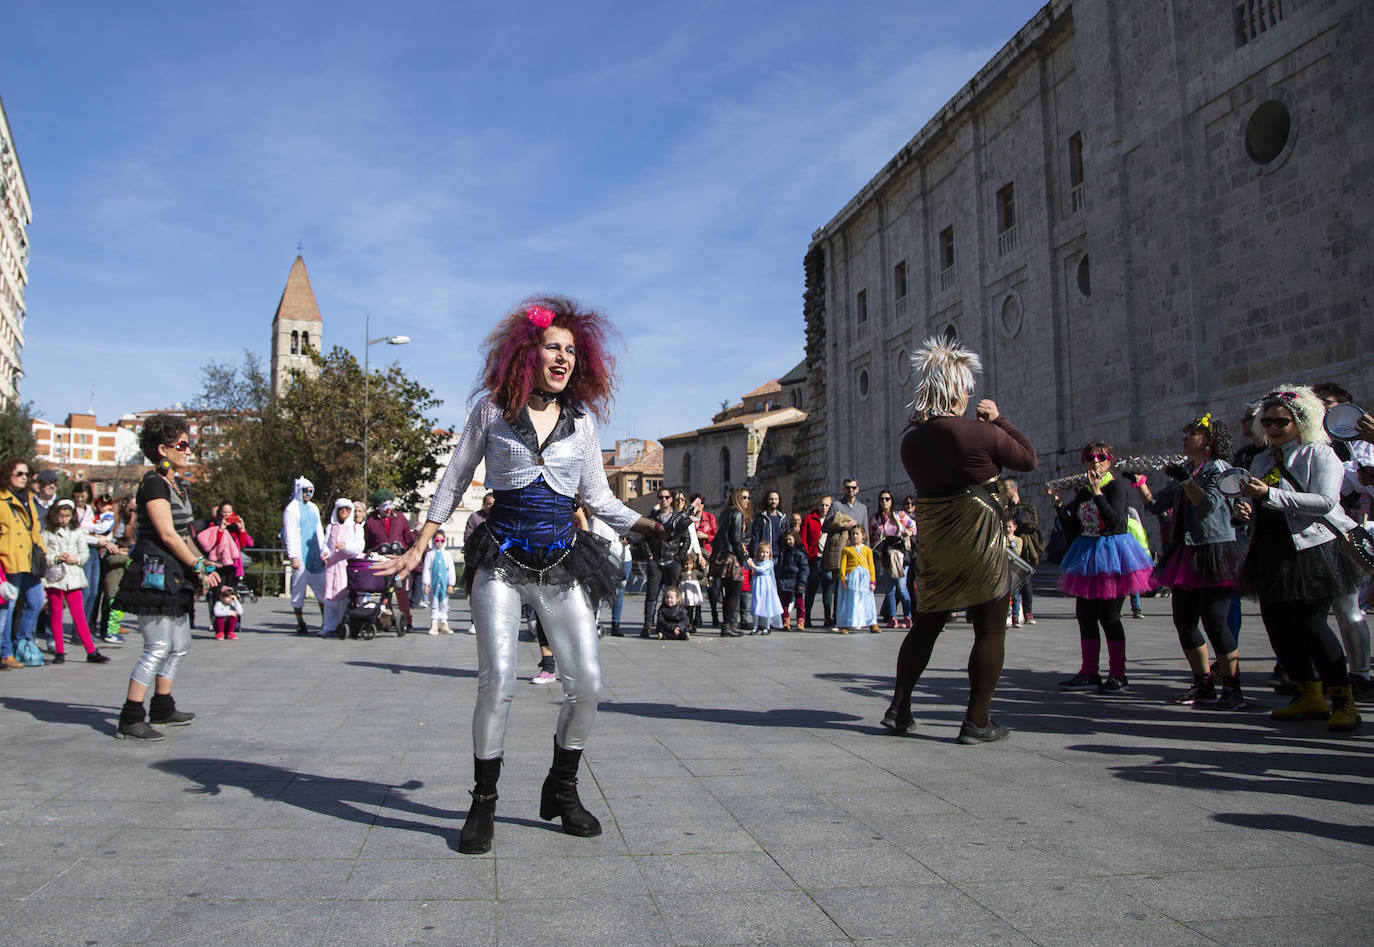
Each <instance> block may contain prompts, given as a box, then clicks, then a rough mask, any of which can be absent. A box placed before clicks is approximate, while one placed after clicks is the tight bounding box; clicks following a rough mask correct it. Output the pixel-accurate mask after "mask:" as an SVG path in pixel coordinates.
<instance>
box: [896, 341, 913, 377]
mask: <svg viewBox="0 0 1374 947" xmlns="http://www.w3.org/2000/svg"><path fill="white" fill-rule="evenodd" d="M897 380H898V381H899V382H901V383H902V384H904V385H905V384H906V383H907V382H909V381H911V353H910V352H908V351H907V350H906V349H902V350H901V351H900V352H898V353H897Z"/></svg>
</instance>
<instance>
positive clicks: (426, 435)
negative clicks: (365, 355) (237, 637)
mask: <svg viewBox="0 0 1374 947" xmlns="http://www.w3.org/2000/svg"><path fill="white" fill-rule="evenodd" d="M310 356H311V359H312V360H313V361H314V362H315V365H316V366H317V367H318V369H319V374H318V376H317V377H314V378H312V377H310V376H308V375H306V374H304V373H303V372H292V374H291V378H290V379H289V381H288V382H287V386H286V390H285V391H284V392H283V393H282V395H281V397H279V398H277V399H275V400H274V399H273V398H272V397H271V393H270V392H271V385H270V380H269V379H268V377H267V375H266V373H265V372H264V371H263V369H262V364H261V362H260V361H259V360H257V359H256V358H255V357H254V356H253V355H252V354H251V353H247V352H245V353H244V357H243V360H242V361H241V362H231V363H215V362H212V363H210V364H209V365H207V366H205V368H204V369H203V370H202V380H203V385H204V390H203V392H202V394H201V397H200V398H199V399H198V401H197V403H196V407H197V408H198V409H199V410H200V411H202V412H206V413H208V414H209V415H210V417H209V418H207V419H205V420H207V421H212V422H213V423H210V424H207V425H206V429H208V431H209V433H207V434H204V435H203V436H202V438H201V444H200V447H199V449H200V453H201V460H202V466H203V467H204V469H205V471H206V476H205V478H204V483H203V486H202V487H201V488H200V489H199V490H198V491H197V494H198V501H197V502H198V504H199V503H202V502H203V503H208V504H214V503H217V502H219V501H220V500H229V501H230V502H232V503H233V504H234V505H235V507H236V508H237V509H238V510H239V512H240V513H241V514H242V515H243V516H244V517H245V519H247V520H248V523H249V528H250V530H252V529H257V530H259V531H260V532H261V533H262V534H263V537H264V538H265V537H268V536H273V535H275V532H276V524H277V523H279V522H280V516H281V510H282V507H283V506H285V504H286V501H287V499H288V498H289V497H290V493H291V482H292V481H293V480H295V478H296V477H299V476H305V477H308V478H309V479H310V480H311V481H312V482H313V483H314V484H315V497H316V501H317V502H318V503H319V504H320V507H321V508H322V509H323V510H324V511H325V512H326V513H327V512H328V510H329V508H330V506H332V504H333V502H334V500H335V499H336V498H337V497H341V496H348V497H351V498H353V499H355V500H363V501H364V502H366V500H367V497H365V496H363V427H364V417H363V401H364V398H363V388H364V377H365V376H364V373H363V370H362V367H361V366H360V365H359V364H358V360H357V359H356V358H354V357H353V356H352V354H350V353H349V352H348V351H347V350H345V349H342V348H338V347H336V348H334V349H333V350H331V351H330V352H329V354H328V355H320V354H319V353H318V352H313V351H312V352H311V353H310ZM366 384H367V399H366V400H367V404H368V410H367V418H366V425H367V442H368V447H369V451H368V461H369V463H368V468H369V469H368V481H369V487H370V489H372V490H376V489H377V488H379V487H386V488H388V489H390V490H391V491H392V492H394V493H395V494H396V497H397V500H398V501H399V502H400V503H401V504H402V505H404V506H407V507H410V508H415V507H416V506H418V505H419V502H420V496H419V488H420V487H421V486H422V485H423V484H425V483H428V482H429V481H430V480H432V479H433V478H434V476H435V473H436V471H437V470H438V461H437V455H438V453H439V451H440V450H442V448H443V444H444V441H445V438H446V435H444V434H442V433H436V432H435V431H434V427H435V423H436V422H435V421H434V420H433V419H432V418H430V417H429V412H431V411H432V410H433V409H434V408H436V407H437V406H438V405H439V404H440V402H439V401H438V400H437V399H436V398H435V397H434V395H433V392H431V391H430V390H429V389H428V388H425V387H424V386H422V385H419V384H417V383H416V382H414V381H412V380H410V379H409V378H407V377H406V376H405V374H404V373H403V372H402V371H401V369H400V367H399V366H397V365H390V366H386V367H384V368H380V369H375V370H373V371H372V372H371V373H370V376H368V377H367V383H366ZM206 509H207V511H208V507H207V508H206Z"/></svg>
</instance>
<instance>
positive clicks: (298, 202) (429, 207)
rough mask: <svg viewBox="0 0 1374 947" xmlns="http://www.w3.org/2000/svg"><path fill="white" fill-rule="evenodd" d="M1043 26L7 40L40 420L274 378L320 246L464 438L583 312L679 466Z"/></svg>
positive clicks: (459, 8) (64, 14)
mask: <svg viewBox="0 0 1374 947" xmlns="http://www.w3.org/2000/svg"><path fill="white" fill-rule="evenodd" d="M1039 6H1040V4H1039V3H1032V2H1011V0H1005V2H978V3H963V4H950V3H932V2H924V0H922V2H913V3H905V4H893V3H880V2H866V0H859V2H848V3H821V2H786V3H749V2H733V3H679V4H671V5H670V4H658V3H634V4H632V3H572V4H552V3H526V2H519V0H516V2H509V0H507V2H490V3H488V2H482V3H470V2H448V3H443V2H429V0H413V2H406V0H403V2H394V3H391V4H386V5H378V4H373V3H369V4H362V3H354V2H338V0H336V2H331V3H323V2H318V3H316V2H311V3H304V2H281V0H277V2H271V3H256V2H242V3H235V4H209V3H198V2H189V3H183V4H156V5H154V4H107V3H94V2H78V3H70V4H69V3H63V4H52V3H42V2H38V0H28V2H21V3H18V4H13V5H10V6H9V8H8V9H7V11H6V13H5V17H4V20H5V31H6V33H7V34H8V35H7V40H6V44H5V46H6V49H5V54H4V56H3V57H0V96H3V98H4V101H5V107H6V111H7V113H8V115H9V120H10V125H11V128H12V130H13V132H14V135H15V141H16V145H17V149H18V152H19V158H20V161H21V163H22V165H23V169H24V173H25V177H26V180H27V183H28V187H29V191H30V194H31V197H32V202H33V207H34V221H33V223H32V225H31V227H30V230H29V236H30V243H31V244H32V248H33V250H32V259H31V261H30V268H29V276H30V285H29V289H28V295H27V307H28V312H29V316H28V321H27V324H26V326H25V331H26V335H27V340H26V344H25V349H24V370H25V377H24V379H23V381H22V386H21V394H22V396H23V397H25V398H26V399H30V400H32V401H33V402H34V403H35V407H36V411H37V412H38V414H39V416H41V417H47V418H50V419H53V420H60V419H61V417H63V416H65V415H66V413H67V412H68V411H84V410H86V409H87V407H88V406H89V405H90V403H91V390H92V386H94V405H95V409H96V413H97V415H98V417H99V419H100V420H101V422H102V423H108V422H109V421H111V420H113V419H115V418H117V417H118V416H119V415H120V414H121V413H123V412H126V411H135V410H144V409H149V408H156V407H163V406H166V405H169V404H171V403H172V402H175V401H184V400H188V399H190V398H191V397H193V396H194V395H195V394H196V392H198V391H199V389H200V369H201V366H203V365H204V364H205V363H206V362H207V361H209V360H211V359H226V358H235V357H237V356H238V355H239V354H240V353H241V352H242V350H244V349H245V348H246V349H249V350H251V351H253V352H256V353H258V354H259V355H261V356H263V357H265V356H266V355H267V353H268V351H269V345H270V333H269V327H270V323H271V318H272V314H273V312H274V310H275V308H276V304H277V300H278V298H279V296H280V294H281V291H282V287H283V286H284V284H285V282H286V276H287V273H288V271H289V269H290V266H291V261H292V260H293V259H294V257H295V255H296V247H297V244H298V243H299V244H301V245H302V247H303V251H302V252H303V255H304V257H305V262H306V266H307V268H308V270H309V272H310V278H311V282H312V284H313V286H314V289H315V295H316V298H317V299H318V301H319V304H320V309H321V311H322V312H323V313H324V318H325V333H324V335H325V344H326V346H332V345H335V344H340V345H345V346H347V347H348V348H350V349H352V350H353V351H354V352H355V354H360V347H361V344H362V339H363V318H364V314H365V313H371V315H372V325H373V334H374V336H376V335H381V334H387V333H395V334H406V335H409V336H411V337H412V338H413V339H414V342H413V343H412V344H411V345H409V346H405V347H403V348H389V347H385V348H383V347H379V348H376V349H374V350H373V354H374V356H376V357H377V358H378V359H379V360H381V359H389V358H392V357H395V358H396V359H397V361H399V362H400V364H401V365H402V366H403V367H404V368H405V369H406V370H407V372H408V373H410V374H411V376H412V377H414V378H416V379H417V380H418V381H420V382H421V383H423V384H425V385H426V386H428V387H430V388H432V389H434V391H435V392H436V394H437V395H438V396H439V397H441V398H443V399H444V400H445V402H446V403H445V405H444V406H443V407H442V408H441V409H440V410H439V412H438V414H439V417H438V420H439V421H440V422H441V423H442V424H444V425H458V424H459V423H460V422H461V420H462V418H463V417H464V414H465V410H466V404H467V395H468V392H469V391H470V390H471V388H472V385H473V382H474V379H475V377H476V373H477V370H478V363H477V358H476V354H475V350H476V346H477V343H478V342H479V341H480V339H481V338H482V337H483V336H484V335H485V333H486V332H487V330H488V329H489V328H490V326H491V324H492V323H493V322H494V320H495V319H496V318H497V317H499V315H500V314H501V313H502V312H504V311H506V310H508V309H509V308H510V307H511V306H513V305H514V304H515V303H516V302H518V301H519V300H520V299H521V298H523V297H524V296H526V295H528V294H530V293H532V292H538V291H551V292H562V293H567V294H570V295H573V296H575V297H578V298H580V299H582V300H583V301H585V302H587V303H590V304H593V305H596V306H598V307H600V308H602V309H604V310H605V311H607V312H608V313H609V314H610V315H611V317H612V319H613V320H614V321H615V322H616V323H617V325H618V326H619V327H620V329H621V331H622V332H623V334H624V339H625V345H624V347H623V348H622V349H621V350H620V352H619V368H620V374H621V379H622V383H621V388H620V391H619V395H618V397H617V402H616V411H615V417H614V420H613V421H612V423H611V425H610V426H609V428H608V429H607V430H604V431H603V432H602V440H603V443H606V444H609V443H610V441H611V440H612V439H613V438H615V437H625V436H632V435H633V436H647V437H657V436H662V435H666V434H672V433H677V432H680V431H684V430H690V429H691V428H694V427H698V426H700V425H703V424H706V423H708V421H709V416H710V414H711V413H712V412H713V411H715V410H716V409H717V407H718V406H719V404H720V402H721V401H722V400H723V399H727V398H728V399H730V400H731V401H735V400H738V398H739V396H740V395H741V394H742V393H743V392H745V391H748V390H749V389H751V388H753V387H755V386H757V385H758V384H761V383H762V382H764V381H766V380H768V379H769V378H773V377H777V376H778V375H781V374H782V373H784V372H786V371H787V370H788V369H789V368H791V367H792V366H793V365H794V364H796V363H797V361H799V360H800V359H801V357H802V345H803V335H802V318H801V294H802V267H801V261H802V256H803V254H804V253H805V252H806V248H807V244H808V242H809V240H810V236H811V234H812V232H813V231H814V230H815V229H816V228H817V227H819V226H821V225H823V224H825V223H826V222H827V221H828V220H829V219H830V218H831V217H832V216H833V215H834V214H835V213H837V212H838V211H839V209H840V208H841V207H842V206H843V205H844V204H845V202H846V201H848V200H849V198H850V197H851V196H853V195H854V193H856V192H857V191H858V190H859V188H861V187H862V186H863V185H864V184H865V183H866V182H867V181H868V180H869V179H870V178H871V177H872V176H873V175H874V174H875V173H876V172H877V171H878V170H879V169H880V168H881V167H882V166H883V164H884V163H886V162H887V160H888V159H889V158H891V157H892V155H893V154H894V153H895V152H896V151H897V150H898V149H899V148H900V147H901V146H902V145H903V144H904V143H905V142H906V141H907V140H908V139H909V138H910V137H911V136H912V135H914V134H915V133H916V132H917V131H918V130H919V129H920V128H921V126H922V125H923V124H924V123H925V122H926V121H927V120H928V119H929V118H930V116H931V115H933V114H934V113H935V112H936V111H937V110H938V109H939V108H940V107H941V106H942V105H943V104H944V103H945V102H946V101H948V99H949V98H950V96H952V95H953V94H954V92H956V91H957V90H958V89H959V88H960V87H961V86H962V85H963V84H964V83H965V82H967V81H968V79H970V78H971V77H972V76H973V74H974V73H975V72H976V71H977V70H978V69H979V68H980V67H981V66H982V65H983V64H984V63H985V62H987V60H988V59H989V58H990V57H991V56H992V55H993V54H994V53H995V52H996V51H997V49H999V48H1000V47H1001V46H1002V45H1003V44H1004V43H1005V42H1007V41H1008V40H1009V39H1010V38H1011V37H1012V35H1013V34H1014V33H1015V32H1016V31H1017V30H1018V29H1020V28H1021V26H1023V25H1024V24H1025V22H1026V21H1027V20H1028V19H1029V18H1030V17H1031V16H1032V15H1034V13H1035V11H1036V10H1037V9H1038V8H1039Z"/></svg>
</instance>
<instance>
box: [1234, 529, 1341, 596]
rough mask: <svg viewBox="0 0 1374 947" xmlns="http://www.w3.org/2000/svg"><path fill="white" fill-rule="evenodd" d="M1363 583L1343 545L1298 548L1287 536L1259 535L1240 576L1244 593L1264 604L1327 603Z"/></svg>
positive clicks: (1328, 544) (1253, 542) (1330, 543)
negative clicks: (1342, 547) (1344, 551)
mask: <svg viewBox="0 0 1374 947" xmlns="http://www.w3.org/2000/svg"><path fill="white" fill-rule="evenodd" d="M1359 583H1360V576H1359V575H1358V574H1357V573H1356V571H1355V566H1354V565H1352V564H1351V563H1350V562H1349V561H1348V560H1347V559H1346V557H1345V554H1344V553H1343V552H1341V548H1340V543H1338V542H1336V541H1334V540H1333V541H1331V542H1325V543H1322V544H1321V545H1320V546H1312V547H1311V548H1308V549H1295V548H1294V547H1293V540H1292V539H1291V538H1290V537H1289V536H1288V535H1287V534H1286V533H1284V534H1276V533H1260V534H1257V535H1256V536H1255V538H1254V539H1253V540H1251V542H1250V551H1249V553H1248V554H1247V555H1246V556H1245V564H1244V565H1243V566H1242V567H1241V574H1240V592H1241V594H1242V595H1244V596H1246V597H1247V598H1253V599H1258V600H1259V601H1261V602H1323V601H1328V600H1330V599H1333V598H1336V597H1337V596H1339V595H1344V594H1346V593H1347V592H1353V591H1354V590H1355V589H1357V588H1359Z"/></svg>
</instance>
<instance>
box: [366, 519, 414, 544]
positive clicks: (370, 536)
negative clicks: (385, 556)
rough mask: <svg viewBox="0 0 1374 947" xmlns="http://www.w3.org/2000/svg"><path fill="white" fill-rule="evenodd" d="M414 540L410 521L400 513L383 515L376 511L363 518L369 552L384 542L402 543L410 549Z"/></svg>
mask: <svg viewBox="0 0 1374 947" xmlns="http://www.w3.org/2000/svg"><path fill="white" fill-rule="evenodd" d="M413 542H415V537H414V535H413V534H412V533H411V532H410V523H408V522H406V518H405V517H404V516H402V515H401V514H400V513H396V512H393V513H392V514H391V515H390V516H382V515H381V514H380V513H377V512H375V511H374V512H373V513H372V514H370V515H369V516H368V518H367V519H365V520H363V545H364V546H365V547H366V548H367V550H368V551H369V552H371V551H372V549H373V548H375V547H377V546H380V545H381V544H382V543H400V544H401V545H403V546H404V547H405V548H406V549H409V548H410V546H411V544H412V543H413Z"/></svg>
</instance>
